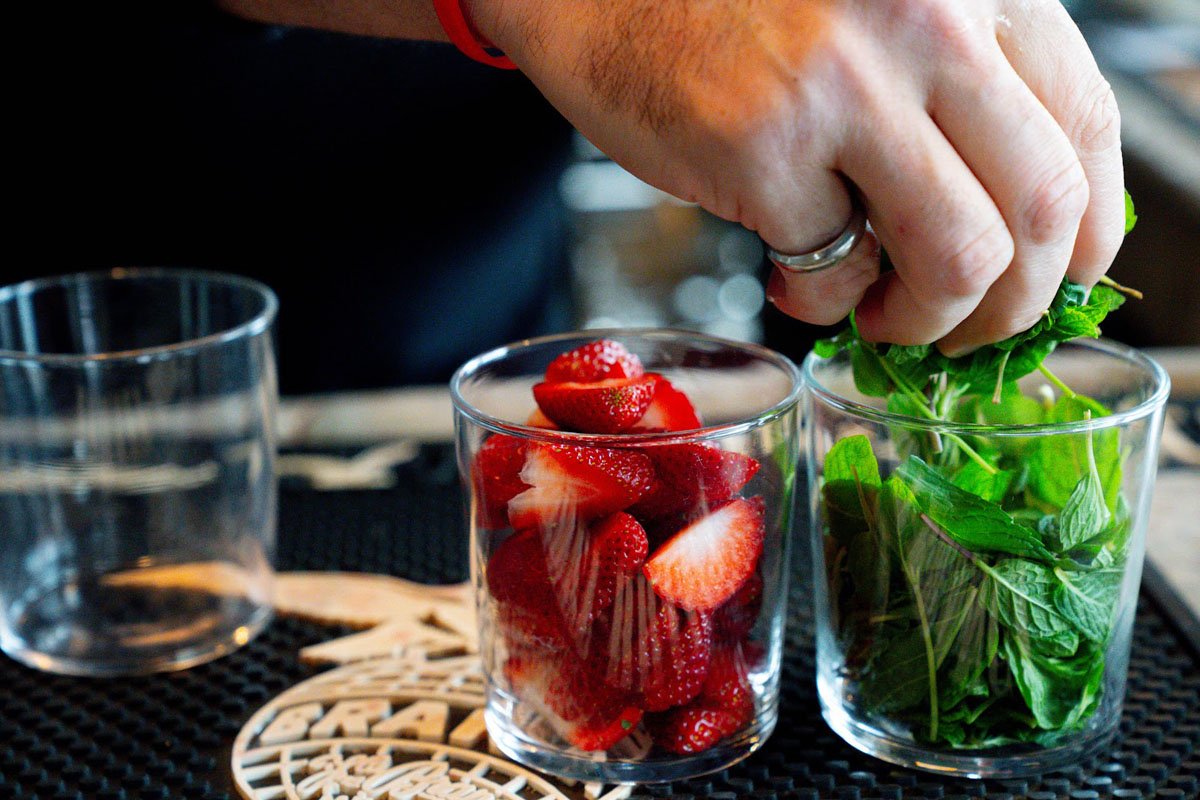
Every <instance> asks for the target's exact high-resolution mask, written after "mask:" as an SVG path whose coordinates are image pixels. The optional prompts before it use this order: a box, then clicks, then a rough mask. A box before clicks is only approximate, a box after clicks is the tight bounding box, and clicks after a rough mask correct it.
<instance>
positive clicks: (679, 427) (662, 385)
mask: <svg viewBox="0 0 1200 800" xmlns="http://www.w3.org/2000/svg"><path fill="white" fill-rule="evenodd" d="M646 375H647V377H653V378H655V379H656V380H657V381H658V386H657V387H656V388H655V390H654V399H653V400H651V401H650V407H649V408H647V409H646V413H645V414H644V415H643V416H642V418H641V420H639V421H638V423H637V425H635V426H634V430H639V431H640V430H651V431H653V430H658V431H690V430H693V429H695V428H700V427H703V424H702V423H701V421H700V415H699V414H697V413H696V409H695V407H694V406H693V405H692V401H691V400H689V399H688V396H687V395H686V394H684V393H683V392H681V391H680V390H679V389H676V388H675V387H674V386H673V385H672V384H671V382H670V381H669V380H667V379H666V378H664V377H663V376H662V375H659V374H658V373H656V372H647V373H646Z"/></svg>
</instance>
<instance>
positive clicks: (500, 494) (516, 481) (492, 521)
mask: <svg viewBox="0 0 1200 800" xmlns="http://www.w3.org/2000/svg"><path fill="white" fill-rule="evenodd" d="M524 465H525V442H524V440H522V439H518V438H516V437H515V436H505V435H504V434H500V433H496V434H493V435H491V436H489V437H488V438H487V441H485V442H484V443H483V446H482V447H480V448H479V453H478V454H477V455H476V456H475V464H474V465H473V468H472V478H473V480H474V481H475V487H476V492H477V496H478V498H479V506H480V511H481V519H480V523H481V524H482V525H483V526H484V527H487V528H503V527H506V526H507V525H508V517H507V514H506V509H507V506H508V501H509V500H511V499H513V498H514V497H515V496H517V495H518V494H520V493H521V492H523V491H525V490H526V489H528V488H529V486H528V485H526V484H525V483H524V482H523V481H522V480H521V475H520V473H521V468H522V467H523V466H524Z"/></svg>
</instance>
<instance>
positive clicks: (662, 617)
mask: <svg viewBox="0 0 1200 800" xmlns="http://www.w3.org/2000/svg"><path fill="white" fill-rule="evenodd" d="M592 645H593V646H592V650H593V652H595V653H596V658H597V659H598V661H599V664H600V666H601V671H602V674H603V677H604V680H605V681H606V682H608V683H609V684H611V685H612V686H614V687H617V688H620V689H623V690H625V691H629V692H634V693H639V694H641V695H643V697H644V704H643V707H644V708H645V709H646V710H648V711H661V710H664V709H666V708H670V707H671V706H676V705H680V704H682V703H686V702H688V701H689V700H691V699H692V698H694V697H695V696H696V695H697V694H699V693H700V690H701V689H702V688H703V686H704V681H705V678H706V677H707V676H708V661H709V656H710V653H711V651H712V621H711V618H710V616H709V615H708V614H706V613H703V612H692V611H682V610H680V609H678V608H676V607H675V606H673V605H671V604H670V603H667V602H666V601H664V600H663V599H662V598H660V597H659V596H658V595H656V594H655V593H654V590H653V589H652V588H651V587H650V584H649V582H647V580H646V578H645V576H643V575H638V576H637V577H635V578H634V579H633V580H631V581H629V582H628V583H625V584H623V585H622V586H621V587H620V588H619V589H618V591H617V596H616V599H615V601H614V603H613V607H612V611H611V612H610V613H609V614H607V615H604V616H602V617H601V619H600V620H599V622H598V624H597V625H596V629H595V631H594V635H593V639H592Z"/></svg>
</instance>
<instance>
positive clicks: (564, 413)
mask: <svg viewBox="0 0 1200 800" xmlns="http://www.w3.org/2000/svg"><path fill="white" fill-rule="evenodd" d="M656 386H657V381H656V380H655V379H654V378H650V377H646V376H642V377H640V378H609V379H607V380H602V381H593V382H591V383H581V382H578V381H566V382H562V383H549V382H547V383H539V384H537V385H536V386H534V387H533V399H534V400H536V401H537V404H538V408H540V409H541V410H542V413H544V414H545V415H546V416H547V417H549V418H550V420H551V421H552V422H554V423H555V424H557V425H559V426H561V427H563V428H565V429H567V430H573V431H582V432H584V433H620V432H622V431H625V430H628V429H629V428H631V427H633V425H634V423H636V422H637V421H638V420H640V419H641V418H642V416H643V415H644V414H645V413H646V409H647V408H649V407H650V401H651V400H652V399H653V398H654V390H655V387H656Z"/></svg>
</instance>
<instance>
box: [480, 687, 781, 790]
mask: <svg viewBox="0 0 1200 800" xmlns="http://www.w3.org/2000/svg"><path fill="white" fill-rule="evenodd" d="M777 714H778V712H777V711H774V710H772V711H771V712H770V713H765V712H764V713H760V714H758V715H757V717H756V719H755V722H754V723H753V724H752V725H750V726H748V727H747V728H746V729H745V730H744V731H743V732H742V733H741V734H739V735H738V736H735V737H732V738H729V739H726V740H725V741H723V742H721V743H720V744H718V745H717V746H716V747H713V748H710V749H708V750H705V751H704V752H702V753H696V754H694V755H679V756H677V755H671V754H666V755H663V756H653V757H650V758H645V759H623V758H620V757H614V756H613V755H612V754H611V753H587V752H584V751H580V750H575V749H568V748H562V747H555V746H553V745H550V744H547V743H546V742H544V741H541V740H538V739H533V738H531V737H530V736H529V735H528V734H526V733H525V732H524V731H523V730H521V728H519V727H518V726H517V725H516V724H514V723H513V721H512V718H511V717H510V716H509V715H507V714H505V713H504V712H503V711H502V710H500V709H497V708H496V707H494V705H492V704H489V705H488V708H487V710H486V711H485V712H484V716H485V718H486V720H487V728H488V734H489V735H490V736H491V738H492V741H493V742H494V743H495V744H496V746H497V747H498V748H500V750H501V752H503V753H504V754H505V755H506V756H508V757H509V758H511V759H512V760H513V761H516V762H517V763H519V764H523V765H525V766H527V767H531V768H533V769H536V770H539V771H541V772H545V773H548V774H550V775H554V776H557V777H559V778H567V779H570V780H576V781H585V782H591V781H597V782H600V783H606V784H611V783H617V784H635V783H666V782H670V781H680V780H687V779H689V778H695V777H698V776H700V775H707V774H709V773H711V772H719V771H720V770H723V769H725V768H726V767H730V766H732V765H734V764H736V763H737V762H739V761H741V760H742V759H744V758H746V757H747V756H749V755H750V754H751V753H753V752H754V751H755V750H757V749H758V748H760V747H762V745H763V743H764V742H766V741H767V739H768V738H770V736H771V732H772V731H774V730H775V722H776V720H777V718H778V716H777Z"/></svg>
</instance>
